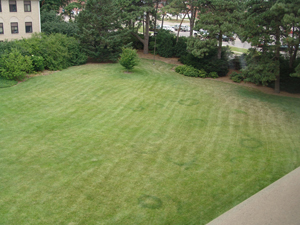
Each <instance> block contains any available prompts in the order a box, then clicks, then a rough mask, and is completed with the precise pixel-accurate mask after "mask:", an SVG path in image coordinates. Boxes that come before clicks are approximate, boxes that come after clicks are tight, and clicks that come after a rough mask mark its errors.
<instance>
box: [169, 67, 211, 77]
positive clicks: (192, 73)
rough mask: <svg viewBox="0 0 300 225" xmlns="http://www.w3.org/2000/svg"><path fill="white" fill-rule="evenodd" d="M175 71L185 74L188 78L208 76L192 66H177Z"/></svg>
mask: <svg viewBox="0 0 300 225" xmlns="http://www.w3.org/2000/svg"><path fill="white" fill-rule="evenodd" d="M175 71H176V72H177V73H180V74H183V75H184V76H188V77H201V78H205V77H206V75H207V73H206V72H205V71H204V70H198V69H196V68H194V67H192V66H187V65H183V66H177V67H176V68H175Z"/></svg>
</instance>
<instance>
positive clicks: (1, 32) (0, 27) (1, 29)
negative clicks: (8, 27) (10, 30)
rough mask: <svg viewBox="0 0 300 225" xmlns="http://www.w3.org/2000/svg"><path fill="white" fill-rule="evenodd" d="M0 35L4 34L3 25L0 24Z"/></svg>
mask: <svg viewBox="0 0 300 225" xmlns="http://www.w3.org/2000/svg"><path fill="white" fill-rule="evenodd" d="M0 34H4V32H3V23H0Z"/></svg>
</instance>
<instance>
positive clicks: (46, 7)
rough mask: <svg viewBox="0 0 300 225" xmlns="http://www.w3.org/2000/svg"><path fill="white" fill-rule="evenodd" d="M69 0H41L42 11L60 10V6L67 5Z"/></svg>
mask: <svg viewBox="0 0 300 225" xmlns="http://www.w3.org/2000/svg"><path fill="white" fill-rule="evenodd" d="M68 2H69V0H43V1H40V7H41V11H51V10H55V11H58V10H59V8H60V7H63V6H65V5H67V4H68Z"/></svg>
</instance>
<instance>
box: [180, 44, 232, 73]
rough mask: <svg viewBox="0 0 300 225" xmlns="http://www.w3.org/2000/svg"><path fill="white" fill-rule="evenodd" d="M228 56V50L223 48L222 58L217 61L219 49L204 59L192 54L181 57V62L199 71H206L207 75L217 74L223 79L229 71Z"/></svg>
mask: <svg viewBox="0 0 300 225" xmlns="http://www.w3.org/2000/svg"><path fill="white" fill-rule="evenodd" d="M227 55H228V49H227V48H225V47H224V48H222V58H221V59H217V48H214V49H211V50H210V52H209V53H208V54H207V55H206V56H204V57H203V58H199V57H195V56H193V55H192V54H191V53H188V54H186V55H183V56H181V57H180V59H179V61H180V62H182V63H183V64H186V65H190V66H193V67H195V68H197V69H204V70H205V71H206V72H207V73H210V72H216V73H217V74H218V76H219V77H223V76H226V75H227V73H228V71H229V70H228V60H227Z"/></svg>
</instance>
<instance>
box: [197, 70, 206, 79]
mask: <svg viewBox="0 0 300 225" xmlns="http://www.w3.org/2000/svg"><path fill="white" fill-rule="evenodd" d="M199 77H201V78H205V77H207V73H206V71H205V70H203V69H202V70H199Z"/></svg>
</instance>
